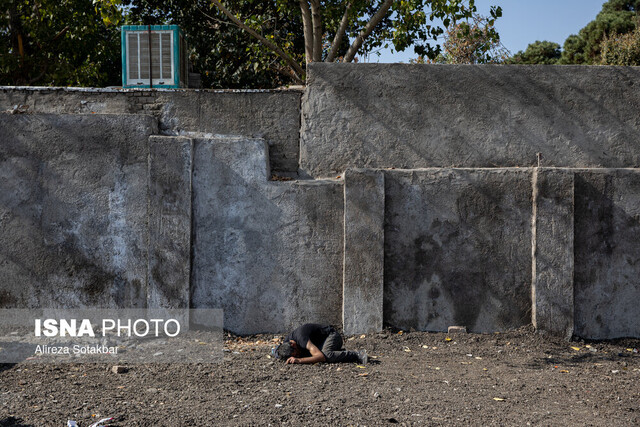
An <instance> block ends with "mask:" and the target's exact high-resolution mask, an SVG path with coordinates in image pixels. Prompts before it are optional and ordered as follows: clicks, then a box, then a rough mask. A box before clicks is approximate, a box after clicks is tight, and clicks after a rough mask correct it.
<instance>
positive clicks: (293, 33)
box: [127, 0, 304, 88]
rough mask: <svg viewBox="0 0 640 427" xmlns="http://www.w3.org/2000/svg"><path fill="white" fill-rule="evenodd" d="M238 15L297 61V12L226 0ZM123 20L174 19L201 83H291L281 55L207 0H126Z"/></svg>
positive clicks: (238, 85) (300, 37) (299, 26)
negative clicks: (279, 58) (283, 70)
mask: <svg viewBox="0 0 640 427" xmlns="http://www.w3.org/2000/svg"><path fill="white" fill-rule="evenodd" d="M227 4H228V5H229V7H233V9H234V10H235V11H236V12H237V14H238V15H240V16H244V17H247V22H249V24H250V25H251V26H252V27H253V28H256V29H257V30H259V31H260V32H261V33H262V34H263V35H264V36H265V37H270V38H272V39H273V40H274V41H276V42H277V43H279V44H281V45H282V46H284V47H285V48H287V49H289V50H290V51H291V52H294V53H295V54H297V58H298V60H300V61H302V59H303V57H302V56H301V53H304V36H303V34H302V24H301V22H300V16H299V12H298V13H296V9H292V8H289V9H287V8H284V9H283V8H282V7H281V6H280V5H278V4H276V2H272V1H269V2H265V1H258V0H253V1H251V0H249V1H239V0H232V1H227ZM127 8H128V9H129V15H128V16H127V23H128V24H176V25H179V26H180V27H181V28H182V30H183V31H184V33H185V35H186V37H187V43H188V45H189V48H190V51H191V54H190V60H191V62H192V64H193V69H194V71H195V72H198V73H200V74H201V79H202V85H203V87H206V88H244V87H251V88H273V87H278V86H282V85H284V84H287V83H290V79H289V78H288V77H287V76H284V75H282V74H280V72H279V70H280V69H281V68H282V65H281V64H280V61H279V60H278V58H277V57H274V56H273V55H271V54H270V53H269V52H267V51H266V50H265V49H264V47H263V46H262V45H261V44H260V43H259V42H258V41H257V40H255V39H253V38H252V37H251V36H250V35H248V34H246V33H245V32H244V31H242V30H241V29H239V28H237V27H236V26H234V25H232V24H230V23H229V22H228V20H226V19H225V17H224V15H223V14H222V13H221V12H220V11H219V10H218V9H217V8H215V7H213V6H212V4H211V2H209V1H207V0H195V1H193V0H173V1H164V0H131V1H130V3H128V4H127Z"/></svg>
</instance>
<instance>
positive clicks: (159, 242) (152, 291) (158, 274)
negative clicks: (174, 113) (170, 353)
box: [147, 136, 193, 308]
mask: <svg viewBox="0 0 640 427" xmlns="http://www.w3.org/2000/svg"><path fill="white" fill-rule="evenodd" d="M192 156H193V143H192V141H191V139H188V138H183V137H166V136H152V137H150V138H149V272H148V278H149V286H148V292H147V306H148V307H149V308H189V299H190V281H191V169H192V164H193V159H192Z"/></svg>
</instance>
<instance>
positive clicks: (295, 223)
mask: <svg viewBox="0 0 640 427" xmlns="http://www.w3.org/2000/svg"><path fill="white" fill-rule="evenodd" d="M194 142H195V155H194V171H193V229H194V242H193V269H192V294H191V305H192V307H193V308H221V309H223V310H224V317H225V319H224V325H225V328H226V329H229V330H231V331H233V332H235V333H241V334H242V333H256V332H284V331H287V330H290V329H292V328H294V327H295V326H298V325H299V324H300V323H304V322H320V323H330V324H334V325H336V326H339V325H340V324H341V320H342V319H341V308H342V261H343V260H342V249H343V217H344V209H343V204H344V203H343V197H344V195H343V188H342V182H339V181H306V182H305V181H287V182H273V181H271V182H270V181H267V177H268V175H269V168H268V162H267V147H266V144H265V142H264V141H263V140H260V139H248V138H235V139H234V138H216V139H197V140H195V141H194Z"/></svg>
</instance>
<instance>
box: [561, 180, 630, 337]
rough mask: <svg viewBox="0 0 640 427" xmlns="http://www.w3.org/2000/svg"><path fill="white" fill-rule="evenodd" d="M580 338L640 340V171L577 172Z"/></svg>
mask: <svg viewBox="0 0 640 427" xmlns="http://www.w3.org/2000/svg"><path fill="white" fill-rule="evenodd" d="M574 233H575V273H574V281H575V291H574V293H575V297H574V298H575V334H576V335H578V336H580V337H584V338H593V339H599V338H616V337H639V336H640V316H638V313H639V311H638V301H640V280H639V278H640V170H637V169H635V170H589V171H577V172H576V174H575V225H574Z"/></svg>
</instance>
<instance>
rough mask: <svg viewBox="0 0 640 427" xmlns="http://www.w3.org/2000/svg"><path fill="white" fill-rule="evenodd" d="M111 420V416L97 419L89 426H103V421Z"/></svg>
mask: <svg viewBox="0 0 640 427" xmlns="http://www.w3.org/2000/svg"><path fill="white" fill-rule="evenodd" d="M112 420H113V417H110V418H103V419H101V420H100V421H97V422H95V423H93V424H91V425H90V426H89V427H104V425H103V423H106V422H109V421H112Z"/></svg>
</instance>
